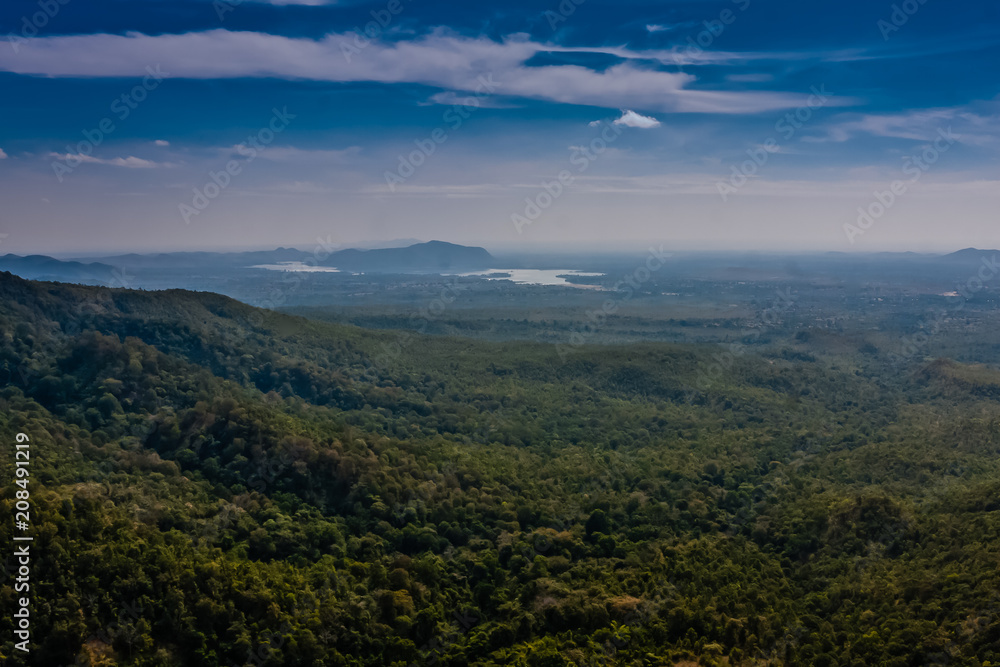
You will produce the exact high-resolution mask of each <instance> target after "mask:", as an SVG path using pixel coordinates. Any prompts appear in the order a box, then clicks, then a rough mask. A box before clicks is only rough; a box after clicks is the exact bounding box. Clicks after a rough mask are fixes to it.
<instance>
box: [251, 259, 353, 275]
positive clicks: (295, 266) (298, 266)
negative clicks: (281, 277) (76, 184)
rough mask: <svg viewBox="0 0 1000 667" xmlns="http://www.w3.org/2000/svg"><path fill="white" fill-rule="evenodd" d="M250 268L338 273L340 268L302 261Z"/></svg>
mask: <svg viewBox="0 0 1000 667" xmlns="http://www.w3.org/2000/svg"><path fill="white" fill-rule="evenodd" d="M250 268H251V269H267V270H268V271H296V272H301V273H340V272H341V271H340V269H335V268H333V267H332V266H314V265H312V264H303V263H302V262H281V263H280V264H257V265H256V266H251V267H250Z"/></svg>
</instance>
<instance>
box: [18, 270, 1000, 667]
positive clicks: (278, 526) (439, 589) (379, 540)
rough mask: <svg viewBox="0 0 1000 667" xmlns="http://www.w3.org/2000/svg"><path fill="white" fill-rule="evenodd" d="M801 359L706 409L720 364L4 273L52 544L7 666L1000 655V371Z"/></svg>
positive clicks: (932, 660) (909, 661)
mask: <svg viewBox="0 0 1000 667" xmlns="http://www.w3.org/2000/svg"><path fill="white" fill-rule="evenodd" d="M804 341H805V342H803V343H802V349H798V350H786V351H784V352H783V353H779V352H781V351H776V353H775V354H774V355H771V354H770V352H768V351H764V353H762V354H761V355H759V356H758V355H756V354H745V355H741V356H737V357H736V358H735V359H733V360H731V361H730V362H727V363H726V366H725V369H724V370H725V372H719V373H710V377H711V378H712V382H711V383H710V386H708V387H707V388H706V387H703V389H702V390H701V391H692V390H691V389H690V387H692V386H695V385H696V384H697V380H698V378H699V377H702V378H703V377H705V374H706V373H708V372H709V371H708V370H706V369H711V368H713V364H718V363H719V362H718V361H717V359H718V353H719V349H718V348H700V347H693V346H680V345H666V344H643V345H633V346H621V347H608V348H588V347H583V348H579V349H576V350H574V351H573V352H572V354H569V355H568V356H567V355H560V354H558V353H557V351H556V349H555V348H554V347H553V346H549V345H542V344H533V343H523V342H514V343H488V342H482V341H470V340H465V339H457V338H421V337H419V336H416V335H415V334H412V333H405V332H393V331H379V332H373V331H365V330H362V329H357V328H352V327H345V326H335V325H329V324H323V323H317V322H312V321H308V320H304V319H301V318H295V317H289V316H285V315H280V314H276V313H272V312H269V311H260V310H256V309H253V308H250V307H248V306H245V305H243V304H241V303H239V302H236V301H233V300H231V299H227V298H224V297H220V296H217V295H213V294H203V293H190V292H182V291H167V292H132V291H126V290H112V289H107V288H96V287H80V286H70V285H63V284H56V283H37V282H29V281H25V280H22V279H19V278H16V277H13V276H11V275H10V274H2V275H0V374H2V377H3V380H4V384H3V389H2V390H0V402H2V410H0V437H2V438H3V440H4V442H5V443H7V446H5V448H4V452H5V454H4V459H3V461H4V464H3V466H2V479H0V481H2V489H3V490H2V496H0V497H2V503H3V516H4V517H13V515H14V504H15V489H16V488H18V487H16V486H15V485H14V483H13V473H12V470H13V468H14V464H13V455H12V453H11V452H12V451H13V446H12V443H13V442H14V438H15V435H16V434H17V433H25V434H27V435H28V436H30V438H31V443H32V449H31V452H32V457H33V458H32V463H31V473H32V477H31V480H32V481H31V503H32V514H31V522H32V526H33V527H32V530H33V533H34V535H35V541H34V542H33V543H32V550H33V564H32V580H31V586H32V588H31V593H32V596H33V598H32V599H33V602H32V629H33V637H32V641H33V651H32V652H31V653H30V654H27V656H25V655H24V654H21V653H20V652H18V651H15V650H14V647H13V640H12V637H13V634H12V627H11V623H12V619H11V617H10V614H7V613H5V614H4V615H3V617H2V618H0V641H2V642H3V644H2V645H0V653H2V654H3V658H5V659H6V661H7V663H8V664H12V665H16V664H32V665H45V666H51V665H69V664H84V665H88V664H89V665H111V664H120V665H150V666H153V665H212V666H214V665H232V664H237V665H244V664H253V665H276V666H277V665H303V666H310V667H315V666H319V665H395V666H397V667H403V666H408V665H413V664H416V665H430V664H437V665H449V666H456V667H457V666H459V665H530V666H549V665H584V664H586V665H591V664H618V665H675V664H684V663H685V662H687V664H693V663H700V664H706V665H751V664H755V665H761V664H775V665H777V664H787V665H900V666H901V665H924V664H949V665H980V666H983V665H988V664H997V662H1000V645H998V641H1000V617H998V613H997V612H998V610H1000V598H998V597H997V591H998V590H1000V588H998V587H1000V574H998V567H997V565H998V563H997V558H998V557H997V552H996V548H995V545H996V544H997V541H998V539H1000V534H998V532H1000V531H998V528H1000V503H998V501H997V498H998V491H1000V475H998V473H1000V470H998V468H1000V463H998V461H1000V457H998V453H1000V451H998V450H1000V414H998V413H1000V409H998V405H997V403H996V397H997V396H1000V393H997V391H995V390H996V389H997V388H1000V381H998V378H997V373H996V371H993V370H990V369H987V368H984V367H975V366H966V365H962V364H957V363H955V362H950V361H946V360H941V361H938V362H935V363H932V364H929V365H922V366H920V367H917V368H913V369H906V370H903V371H899V370H898V369H894V368H891V367H889V366H888V365H884V366H883V365H882V364H881V363H880V362H879V361H878V360H877V359H876V360H874V361H872V360H868V361H866V362H865V363H860V362H859V361H858V360H856V359H853V358H844V359H838V358H833V357H830V356H823V355H819V354H817V355H814V356H811V355H810V354H808V349H806V346H807V345H808V342H807V340H806V339H804ZM792 353H794V354H792ZM796 355H797V356H796ZM790 358H791V359H795V361H789V360H788V359H790ZM12 530H13V529H12V525H11V520H9V519H6V518H5V519H4V522H3V523H2V524H0V541H2V543H3V544H6V545H10V544H12V541H11V540H12ZM5 549H6V548H5ZM5 554H9V551H5ZM5 557H6V556H5ZM6 565H7V567H6V568H5V570H4V573H3V574H0V578H2V579H3V588H2V593H0V606H2V607H3V609H5V610H10V609H14V608H15V602H14V599H15V597H16V594H15V593H14V591H13V588H12V583H13V572H14V571H13V567H12V566H13V561H12V559H10V558H7V560H6Z"/></svg>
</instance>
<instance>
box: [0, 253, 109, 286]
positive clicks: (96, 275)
mask: <svg viewBox="0 0 1000 667" xmlns="http://www.w3.org/2000/svg"><path fill="white" fill-rule="evenodd" d="M0 271H9V272H11V273H13V274H14V275H17V276H20V277H22V278H27V279H29V280H57V281H64V282H74V283H87V284H108V283H112V282H113V280H114V276H115V273H114V271H115V270H114V268H113V267H111V266H109V265H108V264H102V263H99V262H91V263H87V264H84V263H81V262H72V261H69V262H67V261H61V260H58V259H55V258H53V257H48V256H47V255H28V256H27V257H20V256H18V255H12V254H7V255H3V256H2V257H0Z"/></svg>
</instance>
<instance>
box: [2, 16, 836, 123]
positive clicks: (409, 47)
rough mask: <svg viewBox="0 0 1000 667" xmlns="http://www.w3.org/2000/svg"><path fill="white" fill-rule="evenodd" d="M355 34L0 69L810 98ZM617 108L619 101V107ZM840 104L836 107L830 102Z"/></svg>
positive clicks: (705, 101) (586, 96)
mask: <svg viewBox="0 0 1000 667" xmlns="http://www.w3.org/2000/svg"><path fill="white" fill-rule="evenodd" d="M355 39H356V35H354V34H352V33H351V34H330V35H327V36H326V37H323V38H322V39H318V40H312V39H304V38H289V37H283V36H278V35H270V34H264V33H253V32H231V31H228V30H210V31H206V32H192V33H184V34H179V35H156V36H150V35H144V34H140V33H127V34H125V35H109V34H98V35H72V36H58V37H44V38H34V39H29V40H25V41H24V42H22V43H20V45H19V52H18V53H17V54H14V53H12V52H8V51H3V50H0V71H8V72H15V73H19V74H33V75H43V76H50V77H97V76H111V77H126V76H141V75H144V74H145V67H146V66H147V65H148V64H149V63H156V64H157V65H158V66H159V67H160V68H161V70H162V71H163V72H165V73H166V75H167V76H168V77H183V78H192V79H220V78H242V77H275V78H284V79H304V80H319V81H341V82H362V81H370V82H380V83H416V84H424V85H430V86H435V87H438V88H441V89H444V90H448V91H465V92H469V91H475V90H477V89H480V88H481V86H482V83H481V77H482V76H484V75H488V76H491V77H492V78H493V79H494V80H495V81H496V82H497V85H498V88H499V91H498V94H500V95H503V96H508V97H525V98H531V99H538V100H546V101H550V102H558V103H563V104H578V105H590V106H598V107H604V108H609V107H612V105H613V106H617V105H618V104H625V105H627V106H628V107H632V108H643V109H650V110H655V111H665V112H681V113H685V112H707V113H728V114H739V113H758V112H763V111H772V110H778V109H787V108H794V107H797V106H800V105H801V104H802V103H803V102H804V99H805V96H803V95H801V94H797V93H788V92H780V91H724V90H723V91H720V90H698V89H696V88H694V86H695V85H696V84H697V78H696V77H695V76H694V75H692V74H686V73H681V72H675V71H663V70H662V69H658V68H655V67H651V66H650V65H649V63H648V62H643V61H649V60H656V59H661V60H665V61H669V58H670V57H671V52H656V53H647V52H636V51H631V50H628V49H624V48H605V47H601V48H594V49H585V48H578V49H563V48H559V47H553V46H552V45H546V44H539V43H535V42H532V41H530V40H528V38H527V37H526V36H525V35H513V36H511V37H509V38H508V39H506V40H504V41H502V42H497V41H493V40H491V39H487V38H485V37H478V38H469V37H462V36H458V35H455V34H452V33H449V32H446V31H444V30H438V31H436V32H434V33H431V34H429V35H425V36H423V37H421V38H418V39H414V40H406V41H400V42H394V43H390V42H385V41H375V40H373V41H372V42H370V44H369V45H368V47H367V48H366V49H365V50H364V51H363V52H360V53H358V54H356V55H354V57H353V58H351V59H349V58H347V57H345V53H344V51H343V50H342V47H343V46H344V45H345V44H353V41H354V40H355ZM553 50H560V51H589V52H593V53H610V54H614V55H618V56H619V57H621V58H623V59H625V62H623V63H620V64H618V65H615V66H614V67H610V68H608V69H606V70H604V71H596V70H594V69H590V68H587V67H583V66H579V65H548V66H527V62H528V61H529V60H530V59H531V58H532V57H534V56H535V55H536V54H537V53H540V52H543V51H553ZM612 101H613V102H612ZM838 103H842V101H838V100H831V101H830V103H829V104H838Z"/></svg>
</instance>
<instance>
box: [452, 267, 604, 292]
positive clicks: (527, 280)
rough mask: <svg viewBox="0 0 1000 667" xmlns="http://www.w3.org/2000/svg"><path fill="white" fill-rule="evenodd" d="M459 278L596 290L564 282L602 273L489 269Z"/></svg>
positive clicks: (562, 270) (591, 286)
mask: <svg viewBox="0 0 1000 667" xmlns="http://www.w3.org/2000/svg"><path fill="white" fill-rule="evenodd" d="M459 275H461V276H466V277H476V276H481V277H483V278H486V280H509V281H511V282H513V283H514V284H516V285H562V286H564V287H579V288H581V289H598V287H597V285H579V284H576V283H571V282H569V281H568V280H566V278H567V277H570V276H603V275H604V274H603V273H591V272H587V271H577V270H576V269H489V270H488V271H476V272H473V273H461V274H459Z"/></svg>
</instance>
